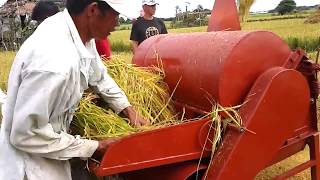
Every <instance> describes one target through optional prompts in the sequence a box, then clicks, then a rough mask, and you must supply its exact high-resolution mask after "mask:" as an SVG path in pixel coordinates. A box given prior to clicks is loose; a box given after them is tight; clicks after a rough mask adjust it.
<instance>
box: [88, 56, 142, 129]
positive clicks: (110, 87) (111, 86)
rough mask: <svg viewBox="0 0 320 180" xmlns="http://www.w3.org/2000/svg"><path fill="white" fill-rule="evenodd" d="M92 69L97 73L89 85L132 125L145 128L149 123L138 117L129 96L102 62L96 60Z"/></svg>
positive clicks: (92, 76) (93, 75) (92, 63)
mask: <svg viewBox="0 0 320 180" xmlns="http://www.w3.org/2000/svg"><path fill="white" fill-rule="evenodd" d="M91 67H92V68H93V71H94V72H95V73H93V74H92V75H91V77H90V78H89V84H90V85H91V86H92V88H93V90H94V91H95V92H96V93H97V94H99V95H100V96H101V97H102V98H103V100H104V101H105V102H107V103H108V105H109V106H110V107H111V108H112V109H113V110H114V111H115V112H116V113H118V114H119V113H123V114H124V115H125V116H126V117H127V118H128V119H129V121H130V124H131V125H134V126H143V125H146V124H148V121H146V120H145V119H143V118H142V117H141V116H140V115H138V113H137V112H136V111H135V110H134V109H133V108H132V106H131V104H130V102H129V101H128V98H127V96H126V95H125V93H124V92H123V91H122V90H121V89H120V87H119V86H118V85H117V83H116V82H115V81H114V80H113V79H112V78H111V77H110V75H109V74H108V73H107V69H106V67H105V66H104V65H103V63H102V61H101V60H100V59H95V60H94V61H93V62H91Z"/></svg>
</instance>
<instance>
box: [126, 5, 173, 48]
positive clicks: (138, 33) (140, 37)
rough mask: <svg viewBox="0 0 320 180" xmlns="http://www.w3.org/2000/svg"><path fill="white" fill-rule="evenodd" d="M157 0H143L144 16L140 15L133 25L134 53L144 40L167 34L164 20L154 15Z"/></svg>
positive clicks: (131, 37) (131, 38)
mask: <svg viewBox="0 0 320 180" xmlns="http://www.w3.org/2000/svg"><path fill="white" fill-rule="evenodd" d="M157 5H158V3H156V1H155V0H142V8H143V12H144V13H143V16H142V17H139V18H138V19H137V20H136V21H135V22H134V23H133V25H132V30H131V35H130V40H131V42H132V47H133V53H135V52H136V49H137V48H138V46H139V45H140V43H141V42H142V41H144V40H145V39H147V38H149V37H151V36H155V35H158V34H167V33H168V32H167V29H166V26H165V24H164V22H163V21H162V20H161V19H159V18H156V17H154V15H155V13H156V6H157Z"/></svg>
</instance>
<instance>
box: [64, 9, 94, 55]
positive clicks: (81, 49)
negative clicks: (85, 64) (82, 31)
mask: <svg viewBox="0 0 320 180" xmlns="http://www.w3.org/2000/svg"><path fill="white" fill-rule="evenodd" d="M63 14H64V17H65V20H66V23H67V26H68V27H69V30H70V33H71V37H72V39H73V41H74V44H75V46H76V48H77V50H78V53H79V55H80V57H81V59H92V58H95V56H94V55H93V54H92V53H90V52H89V50H88V49H90V48H92V47H93V43H94V40H91V41H89V42H88V43H86V45H84V44H83V42H82V40H81V38H80V35H79V32H78V30H77V28H76V25H75V24H74V22H73V20H72V18H71V16H70V14H69V12H68V10H67V9H64V11H63ZM90 51H91V52H94V51H92V50H91V49H90Z"/></svg>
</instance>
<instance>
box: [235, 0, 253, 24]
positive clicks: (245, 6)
mask: <svg viewBox="0 0 320 180" xmlns="http://www.w3.org/2000/svg"><path fill="white" fill-rule="evenodd" d="M237 1H238V6H239V14H240V17H241V22H245V21H246V20H247V18H248V15H249V11H250V8H251V6H252V4H253V3H254V2H255V0H237Z"/></svg>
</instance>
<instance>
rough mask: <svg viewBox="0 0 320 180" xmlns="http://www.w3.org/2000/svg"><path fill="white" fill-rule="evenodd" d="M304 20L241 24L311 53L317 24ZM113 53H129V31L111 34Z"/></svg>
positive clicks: (318, 35) (319, 31)
mask: <svg viewBox="0 0 320 180" xmlns="http://www.w3.org/2000/svg"><path fill="white" fill-rule="evenodd" d="M304 21H305V19H284V20H274V21H262V22H260V21H256V22H247V23H243V24H242V29H243V30H244V31H255V30H267V31H271V32H274V33H275V34H277V35H279V36H280V37H281V38H282V39H284V40H285V41H286V42H288V44H289V45H290V47H292V48H296V47H302V48H304V49H306V50H307V51H308V52H312V51H314V50H315V49H316V47H318V46H319V45H320V28H319V24H304ZM168 31H169V33H191V32H206V31H207V26H201V27H191V28H179V29H168ZM109 39H110V42H111V44H112V50H113V51H123V50H128V51H130V49H131V46H130V40H129V39H130V30H121V31H116V32H113V33H112V35H111V36H110V38H109Z"/></svg>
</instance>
